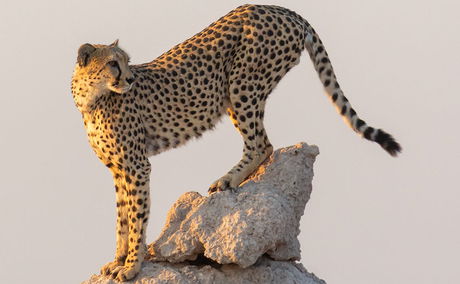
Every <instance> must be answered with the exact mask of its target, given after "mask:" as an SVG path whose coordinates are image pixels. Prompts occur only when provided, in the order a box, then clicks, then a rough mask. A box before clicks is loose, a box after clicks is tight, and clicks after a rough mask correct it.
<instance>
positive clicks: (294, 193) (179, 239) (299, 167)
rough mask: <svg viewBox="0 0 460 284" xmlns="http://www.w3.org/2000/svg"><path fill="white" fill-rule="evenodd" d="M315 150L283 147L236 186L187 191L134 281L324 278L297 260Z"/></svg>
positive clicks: (311, 280) (96, 278)
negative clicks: (214, 190) (210, 191)
mask: <svg viewBox="0 0 460 284" xmlns="http://www.w3.org/2000/svg"><path fill="white" fill-rule="evenodd" d="M318 153H319V151H318V148H317V147H316V146H308V145H306V144H305V143H301V144H298V145H294V146H291V147H287V148H283V149H279V150H277V151H275V152H274V153H273V155H271V156H270V158H269V159H268V160H267V161H266V162H265V163H264V164H263V165H261V166H260V167H259V168H258V170H257V172H255V173H254V174H253V175H251V176H250V177H249V178H248V179H247V180H246V181H245V183H244V184H243V185H241V186H240V187H239V188H238V189H236V190H235V191H226V192H218V193H215V194H212V195H210V196H202V195H200V194H199V193H197V192H188V193H185V194H183V195H182V196H181V197H180V198H179V199H178V200H177V201H176V202H175V204H174V205H173V206H172V208H171V209H170V210H169V213H168V217H167V220H166V224H165V226H164V228H163V231H162V233H161V234H160V236H159V238H158V239H157V240H156V241H155V242H154V243H152V244H151V245H150V246H149V252H150V256H149V257H148V259H149V261H146V262H145V263H144V265H143V268H142V272H141V273H140V275H139V276H138V277H137V278H136V279H135V280H134V282H133V283H325V282H324V281H322V280H320V279H318V278H316V277H315V276H314V275H313V274H310V273H308V272H307V271H306V269H305V268H304V267H303V266H302V265H301V264H300V263H296V262H295V261H297V260H300V244H299V241H298V239H297V236H298V235H299V233H300V230H299V222H300V218H301V216H302V215H303V213H304V209H305V205H306V203H307V202H308V200H309V198H310V193H311V190H312V187H311V181H312V178H313V163H314V161H315V157H316V155H318ZM151 261H154V262H151ZM110 281H111V280H109V279H105V278H104V277H102V276H93V277H92V278H91V279H90V280H89V281H88V282H86V283H88V284H89V283H112V282H110Z"/></svg>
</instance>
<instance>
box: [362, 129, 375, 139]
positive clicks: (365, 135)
mask: <svg viewBox="0 0 460 284" xmlns="http://www.w3.org/2000/svg"><path fill="white" fill-rule="evenodd" d="M373 132H374V128H373V127H370V126H369V127H368V128H367V129H366V130H365V131H364V138H366V139H367V140H371V135H372V133H373Z"/></svg>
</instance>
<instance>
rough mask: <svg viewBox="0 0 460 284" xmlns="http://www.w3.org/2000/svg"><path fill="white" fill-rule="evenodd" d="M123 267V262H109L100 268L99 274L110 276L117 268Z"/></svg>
mask: <svg viewBox="0 0 460 284" xmlns="http://www.w3.org/2000/svg"><path fill="white" fill-rule="evenodd" d="M123 265H124V261H123V260H114V261H111V262H109V263H107V264H106V265H104V266H103V267H102V268H101V274H102V275H104V276H107V275H111V274H112V273H113V271H115V270H116V269H117V268H118V267H123Z"/></svg>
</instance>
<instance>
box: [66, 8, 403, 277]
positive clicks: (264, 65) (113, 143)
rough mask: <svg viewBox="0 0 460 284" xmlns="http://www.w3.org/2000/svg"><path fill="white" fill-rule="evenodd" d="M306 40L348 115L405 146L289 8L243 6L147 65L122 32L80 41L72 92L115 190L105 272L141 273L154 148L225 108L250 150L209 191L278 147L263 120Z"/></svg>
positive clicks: (353, 123) (357, 126)
mask: <svg viewBox="0 0 460 284" xmlns="http://www.w3.org/2000/svg"><path fill="white" fill-rule="evenodd" d="M304 49H306V50H307V52H308V54H309V56H310V58H311V60H312V62H313V65H314V67H315V69H316V71H317V73H318V75H319V78H320V81H321V83H322V84H323V86H324V89H325V92H326V94H327V95H328V97H329V98H330V100H331V101H332V103H333V104H334V105H335V107H336V108H337V109H338V112H339V113H340V114H341V115H342V117H343V118H344V120H345V122H346V123H347V124H348V125H349V126H350V127H351V128H352V129H353V130H354V131H355V132H357V133H358V134H359V135H361V136H363V137H364V138H365V139H367V140H370V141H374V142H377V143H378V144H379V145H380V146H381V147H382V148H383V149H384V150H386V151H387V152H388V153H389V154H390V155H392V156H396V155H397V154H398V153H399V152H400V151H401V147H400V145H399V144H398V143H397V142H396V141H395V139H393V137H392V136H391V135H390V134H388V133H386V132H384V131H383V130H381V129H376V128H373V127H371V126H368V125H367V124H366V123H365V122H364V120H362V119H360V118H359V117H358V115H357V113H356V111H355V110H354V109H353V108H352V107H351V104H350V102H349V101H348V100H347V98H346V97H345V96H344V94H343V91H342V89H341V88H340V86H339V84H338V82H337V79H336V76H335V73H334V70H333V69H332V66H331V62H330V61H329V57H328V54H327V52H326V50H325V49H324V46H323V44H322V42H321V40H320V38H319V36H318V34H317V33H316V32H315V30H314V29H313V28H312V27H311V26H310V24H309V23H308V22H307V21H306V20H305V19H304V18H303V17H301V16H299V15H298V14H296V13H295V12H293V11H291V10H288V9H286V8H283V7H278V6H267V5H243V6H240V7H238V8H236V9H235V10H233V11H231V12H229V13H228V14H227V15H225V16H223V17H221V18H220V19H219V20H217V21H216V22H214V23H212V24H211V25H210V26H209V27H207V28H205V29H204V30H203V31H201V32H200V33H198V34H196V35H194V36H193V37H191V38H189V39H187V40H186V41H184V42H182V43H180V44H178V45H176V46H174V47H173V48H172V49H171V50H169V51H167V52H166V53H164V54H162V55H161V56H160V57H158V58H157V59H155V60H153V61H151V62H149V63H145V64H140V65H130V64H129V56H128V54H127V53H126V52H125V51H123V50H122V49H121V48H120V47H119V46H118V41H116V42H114V43H112V44H110V45H96V44H94V45H93V44H88V43H87V44H84V45H82V46H81V47H80V48H79V50H78V56H77V63H76V66H75V69H74V73H73V78H72V95H73V98H74V101H75V104H76V107H77V108H78V110H79V111H80V112H81V114H82V117H83V121H84V125H85V128H86V131H87V135H88V140H89V143H90V145H91V146H92V148H93V150H94V152H95V153H96V155H97V156H98V158H99V159H100V160H101V161H102V162H103V163H104V164H105V165H106V166H107V168H108V169H109V170H110V172H111V173H112V175H113V180H114V183H115V192H116V202H117V223H116V253H115V259H114V261H112V262H110V263H108V264H106V265H105V266H103V268H102V269H101V273H102V274H104V275H110V276H111V277H112V278H115V279H117V280H120V281H124V280H129V279H132V278H134V277H135V276H136V275H137V273H138V272H139V270H140V267H141V264H142V261H143V259H144V257H145V256H146V254H147V248H146V245H145V233H146V226H147V220H148V218H149V210H150V197H149V175H150V169H151V166H150V163H149V160H148V158H149V157H150V156H152V155H156V154H159V153H161V152H163V151H166V150H168V149H170V148H175V147H178V146H181V145H183V144H185V143H186V142H187V141H189V140H191V139H192V138H197V137H200V136H201V135H202V133H203V132H205V131H206V130H208V129H212V128H213V127H214V126H215V125H216V123H217V122H218V121H219V119H220V118H221V116H222V114H224V113H225V112H227V113H228V115H229V116H230V119H231V120H232V122H233V125H234V126H235V127H236V129H237V130H238V131H239V133H240V134H241V136H242V137H243V141H244V148H243V155H242V158H241V160H240V161H239V162H238V163H237V164H236V165H235V166H234V167H233V168H232V169H231V170H230V171H229V172H228V173H227V174H225V175H224V176H223V177H221V178H219V179H218V180H217V181H216V182H214V183H213V184H212V185H211V186H210V189H209V192H210V193H214V192H216V191H224V190H228V189H234V188H236V187H238V185H239V184H240V183H242V182H243V181H244V180H245V178H247V177H248V175H250V174H251V173H252V172H253V171H254V170H255V169H256V168H257V167H258V166H259V165H260V164H261V163H262V162H263V161H264V160H265V159H266V158H267V157H268V156H269V155H270V154H271V153H272V152H273V147H272V145H271V144H270V141H269V139H268V137H267V134H266V131H265V128H264V124H263V119H264V115H265V112H264V109H265V102H266V100H267V98H268V95H269V94H270V93H271V92H272V90H273V89H274V88H275V87H276V85H277V84H278V82H279V81H280V80H281V78H283V76H284V75H285V74H286V73H287V72H288V71H289V70H290V69H291V68H292V67H294V66H295V65H296V64H298V62H299V58H300V55H301V53H302V51H303V50H304Z"/></svg>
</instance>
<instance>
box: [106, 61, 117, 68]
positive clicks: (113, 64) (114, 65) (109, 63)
mask: <svg viewBox="0 0 460 284" xmlns="http://www.w3.org/2000/svg"><path fill="white" fill-rule="evenodd" d="M107 64H108V65H109V66H111V67H117V66H118V62H116V61H115V60H112V61H109V62H107Z"/></svg>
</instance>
